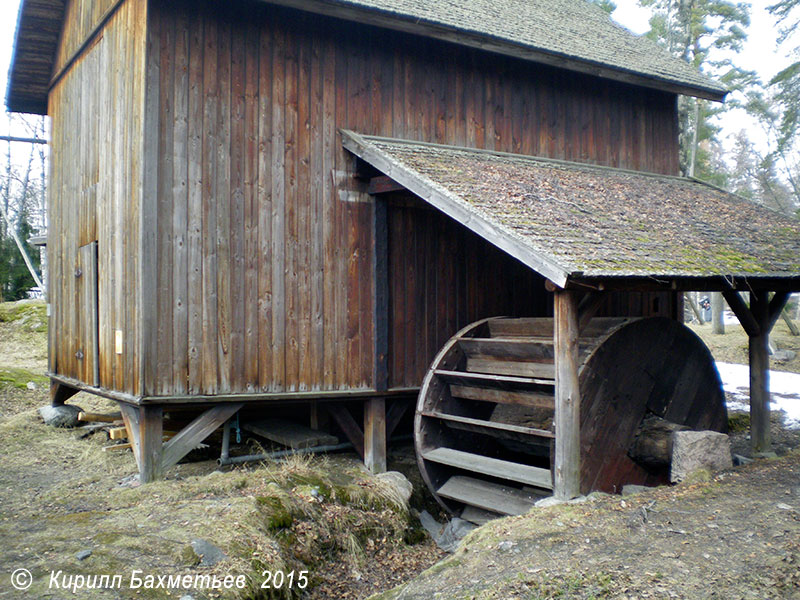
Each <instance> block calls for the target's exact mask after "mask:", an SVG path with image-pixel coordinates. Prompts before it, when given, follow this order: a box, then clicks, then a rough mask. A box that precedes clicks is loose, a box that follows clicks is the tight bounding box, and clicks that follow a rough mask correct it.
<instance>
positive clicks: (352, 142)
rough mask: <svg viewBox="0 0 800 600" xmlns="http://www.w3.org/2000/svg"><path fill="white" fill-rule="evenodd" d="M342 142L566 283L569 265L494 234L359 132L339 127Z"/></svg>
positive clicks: (437, 205)
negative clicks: (374, 145)
mask: <svg viewBox="0 0 800 600" xmlns="http://www.w3.org/2000/svg"><path fill="white" fill-rule="evenodd" d="M341 133H342V145H343V146H344V147H345V148H346V149H347V150H349V151H350V152H352V153H353V154H355V155H356V156H358V157H359V158H361V159H362V160H364V161H366V162H367V163H369V164H371V165H372V166H373V167H375V168H376V169H378V170H379V171H381V172H382V173H384V174H385V175H387V176H389V177H391V178H392V179H393V180H394V181H396V182H397V183H399V184H400V185H402V186H403V187H404V188H406V189H407V190H408V191H410V192H411V193H412V194H414V195H416V196H418V197H420V198H422V199H423V200H425V201H426V202H428V204H430V205H431V206H433V207H435V208H437V209H439V210H440V211H442V212H443V213H444V214H446V215H447V216H449V217H450V218H452V219H454V220H456V221H458V222H459V223H461V224H462V225H463V226H464V227H466V228H467V229H469V230H471V231H472V232H473V233H475V234H476V235H479V236H481V237H482V238H484V239H486V240H488V241H490V242H491V243H492V244H494V245H495V246H497V247H498V248H500V249H501V250H503V251H505V252H507V253H508V254H510V255H511V256H513V257H514V258H516V259H517V260H519V261H520V262H522V263H523V264H525V265H527V266H528V267H530V268H531V269H533V270H534V271H536V272H538V273H539V274H541V275H542V276H544V277H546V278H547V279H549V280H550V281H551V282H553V283H554V284H555V285H557V286H558V287H561V288H563V287H566V285H567V281H568V280H569V277H570V271H569V268H568V267H566V266H564V265H561V264H558V263H556V262H554V261H553V260H552V259H551V258H550V257H548V256H544V255H542V254H540V253H537V252H536V251H535V250H534V249H532V248H531V247H530V246H529V245H526V244H524V243H522V242H521V241H519V240H516V239H514V238H513V237H511V236H508V235H502V234H500V235H498V234H497V231H496V228H495V226H494V225H493V224H491V223H490V222H488V221H486V220H484V219H483V218H481V216H480V215H478V214H476V213H475V212H473V211H470V210H468V209H467V208H465V207H464V206H462V205H461V203H459V202H458V201H456V200H455V199H454V198H452V196H451V195H450V194H449V193H448V191H447V190H444V189H440V188H438V187H437V186H436V185H435V184H433V183H432V182H431V181H428V180H426V179H425V178H424V177H421V176H420V175H419V174H418V173H416V172H414V171H412V170H411V169H408V168H406V167H405V165H403V164H402V163H399V162H393V161H392V160H391V159H390V158H389V157H387V156H386V155H385V154H383V153H381V152H379V151H376V150H375V149H374V148H373V147H372V146H370V144H369V143H367V142H366V140H364V138H362V137H361V136H360V135H359V134H357V133H355V132H353V131H349V130H346V129H343V130H342V132H341Z"/></svg>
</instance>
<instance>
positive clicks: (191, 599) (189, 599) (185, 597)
mask: <svg viewBox="0 0 800 600" xmlns="http://www.w3.org/2000/svg"><path fill="white" fill-rule="evenodd" d="M180 600H194V596H192V595H191V594H184V595H183V596H181V597H180Z"/></svg>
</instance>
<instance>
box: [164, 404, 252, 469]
mask: <svg viewBox="0 0 800 600" xmlns="http://www.w3.org/2000/svg"><path fill="white" fill-rule="evenodd" d="M242 406H244V405H243V404H241V403H237V404H217V405H216V406H215V407H213V408H209V409H208V410H207V411H205V412H204V413H203V414H201V415H200V416H199V417H197V418H196V419H195V420H194V421H192V422H191V423H189V424H188V425H187V426H186V427H184V428H183V429H182V430H181V431H180V433H178V435H176V436H175V437H173V438H172V439H171V440H169V441H168V442H167V443H166V444H164V452H163V455H162V457H161V466H160V468H161V471H162V472H163V471H166V470H167V469H169V468H170V467H171V466H173V465H175V464H177V462H178V461H179V460H180V459H182V458H183V457H184V456H186V455H187V454H189V452H191V451H192V450H193V449H194V448H195V447H196V446H197V445H198V444H199V443H201V442H202V441H203V440H204V439H206V438H207V437H208V436H209V435H211V434H212V433H213V432H214V431H215V430H216V429H217V428H218V427H220V426H221V425H222V424H224V423H225V421H227V420H228V419H230V418H231V417H232V416H233V415H235V414H236V412H237V411H238V410H239V409H240V408H242Z"/></svg>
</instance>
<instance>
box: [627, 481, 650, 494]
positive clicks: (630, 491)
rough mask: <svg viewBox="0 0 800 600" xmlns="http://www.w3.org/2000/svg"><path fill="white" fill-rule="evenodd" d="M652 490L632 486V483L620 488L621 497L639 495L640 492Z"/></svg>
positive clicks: (641, 486)
mask: <svg viewBox="0 0 800 600" xmlns="http://www.w3.org/2000/svg"><path fill="white" fill-rule="evenodd" d="M652 489H653V488H651V487H647V486H646V485H634V484H632V483H629V484H627V485H623V486H622V495H623V496H633V495H634V494H641V493H642V492H646V491H648V490H652Z"/></svg>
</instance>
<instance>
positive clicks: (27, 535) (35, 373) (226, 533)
mask: <svg viewBox="0 0 800 600" xmlns="http://www.w3.org/2000/svg"><path fill="white" fill-rule="evenodd" d="M43 318H44V306H43V304H41V303H22V304H20V303H17V304H16V305H15V304H3V305H0V407H2V410H0V447H1V448H2V456H3V464H2V467H3V468H2V469H0V495H2V498H3V502H2V503H0V539H2V540H3V544H2V545H0V564H2V565H7V566H8V567H10V568H11V570H13V569H15V568H17V567H25V568H27V569H29V570H30V571H31V572H32V573H33V576H34V580H35V582H34V585H33V587H32V588H31V590H30V591H29V597H46V596H47V597H52V591H50V592H48V590H47V582H48V577H49V574H50V572H51V571H53V570H54V571H58V570H62V571H63V572H64V573H65V574H121V575H123V581H125V583H127V581H128V579H129V577H130V573H131V571H132V569H139V570H142V571H143V572H144V573H145V574H187V573H188V574H195V573H216V574H219V575H227V574H235V575H238V574H242V575H245V576H246V578H247V581H248V589H247V590H245V591H244V593H238V592H234V593H228V594H227V595H226V594H222V595H221V596H219V595H213V594H212V595H210V596H209V597H230V598H234V597H235V598H296V597H299V593H300V590H299V589H298V588H296V587H295V588H294V589H293V590H289V589H287V588H285V587H284V588H283V589H282V590H280V591H275V590H266V589H265V590H262V589H260V585H261V583H262V581H263V577H262V571H264V570H267V569H268V570H271V571H276V570H280V569H282V570H285V571H291V570H293V569H294V570H296V571H300V570H307V571H308V572H309V574H308V575H309V579H310V581H311V585H312V586H314V585H316V584H318V583H320V581H322V580H325V581H326V582H329V581H330V580H331V578H330V577H328V576H327V575H326V574H327V573H329V572H330V571H331V569H340V568H341V567H340V565H346V567H347V569H349V570H350V571H353V572H355V571H356V570H357V569H359V568H360V567H361V566H363V565H364V563H365V561H366V560H367V559H368V558H367V557H368V556H369V555H370V552H371V550H372V549H374V548H375V547H376V546H378V545H382V546H383V547H400V546H402V545H403V539H404V535H405V534H406V532H407V530H408V529H409V527H411V525H410V517H409V515H408V513H407V510H406V508H405V505H404V503H403V502H402V500H401V499H400V498H399V497H398V496H397V494H396V493H395V492H394V491H393V490H392V489H391V488H389V487H388V486H385V485H383V484H382V483H380V482H378V481H375V480H374V479H372V478H371V477H370V476H369V475H368V474H367V473H366V472H365V471H364V469H363V466H362V465H361V463H360V462H358V461H357V460H355V459H354V458H347V457H336V458H330V459H320V458H310V457H300V456H297V457H292V458H290V459H288V460H284V461H279V462H268V463H262V464H260V465H255V466H251V467H249V468H245V467H240V468H236V469H226V470H224V471H221V470H217V466H216V464H215V463H213V462H211V461H208V462H205V463H195V464H182V465H178V466H176V467H174V468H173V469H171V470H170V472H169V473H168V475H167V476H168V479H167V480H165V481H160V482H156V483H153V484H149V485H147V486H142V487H125V486H124V485H121V483H123V482H127V481H128V480H130V476H131V475H133V474H134V472H135V463H134V460H133V457H132V455H131V454H130V452H106V451H103V446H105V445H107V444H108V443H109V442H108V440H107V439H106V438H105V435H104V434H96V435H94V436H91V437H88V438H85V439H78V434H77V432H76V431H75V430H58V429H53V428H50V427H47V426H45V425H44V424H43V423H42V422H41V420H40V419H39V416H38V414H37V412H36V409H37V408H38V407H39V406H42V405H44V404H46V403H47V390H48V388H47V385H46V384H47V380H46V379H44V378H43V376H42V375H41V374H42V373H43V372H44V370H45V357H46V342H45V338H46V332H44V331H41V327H40V325H41V323H42V319H43ZM6 373H7V374H9V375H8V376H4V374H6ZM28 381H33V382H34V383H35V386H33V387H34V389H29V388H28V385H27V383H28ZM70 402H71V403H72V404H76V405H78V406H81V407H82V408H84V409H85V410H91V411H94V412H110V411H113V410H115V409H116V406H115V404H114V403H113V402H109V401H107V400H104V399H101V398H97V397H95V396H91V395H87V394H79V395H78V396H75V398H74V399H72V400H71V401H70ZM196 538H201V539H204V540H207V541H209V542H211V543H212V544H214V545H216V546H217V547H219V548H220V549H222V550H223V551H224V552H225V554H226V556H227V559H226V560H224V561H223V562H221V563H219V564H218V565H216V566H214V567H201V566H199V565H198V562H199V557H198V556H197V555H196V554H195V553H194V551H193V550H192V548H191V541H192V540H193V539H196ZM85 549H91V550H92V555H91V557H89V558H88V559H86V560H85V561H79V560H78V559H77V558H76V556H75V555H76V554H77V553H78V552H79V551H81V550H85ZM5 570H6V569H5V568H4V569H3V570H2V571H3V573H0V575H3V576H7V574H5V573H4V571H5ZM9 573H10V571H9ZM126 574H127V575H126ZM126 577H127V578H126ZM148 594H149V596H148ZM180 595H181V594H180V593H176V592H175V591H173V592H172V596H170V595H169V594H167V593H166V592H165V591H163V590H154V591H151V592H142V593H136V594H135V593H134V592H129V591H128V590H125V589H123V590H114V591H113V592H108V591H102V590H85V591H82V592H81V593H80V597H82V598H89V599H92V598H108V597H113V598H118V597H122V598H128V597H135V598H142V597H154V598H168V597H179V596H180ZM192 595H193V596H194V597H195V598H201V597H203V595H202V594H198V593H195V592H192ZM6 597H9V598H11V597H15V596H14V592H13V590H11V589H6V588H4V587H0V598H6Z"/></svg>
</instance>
